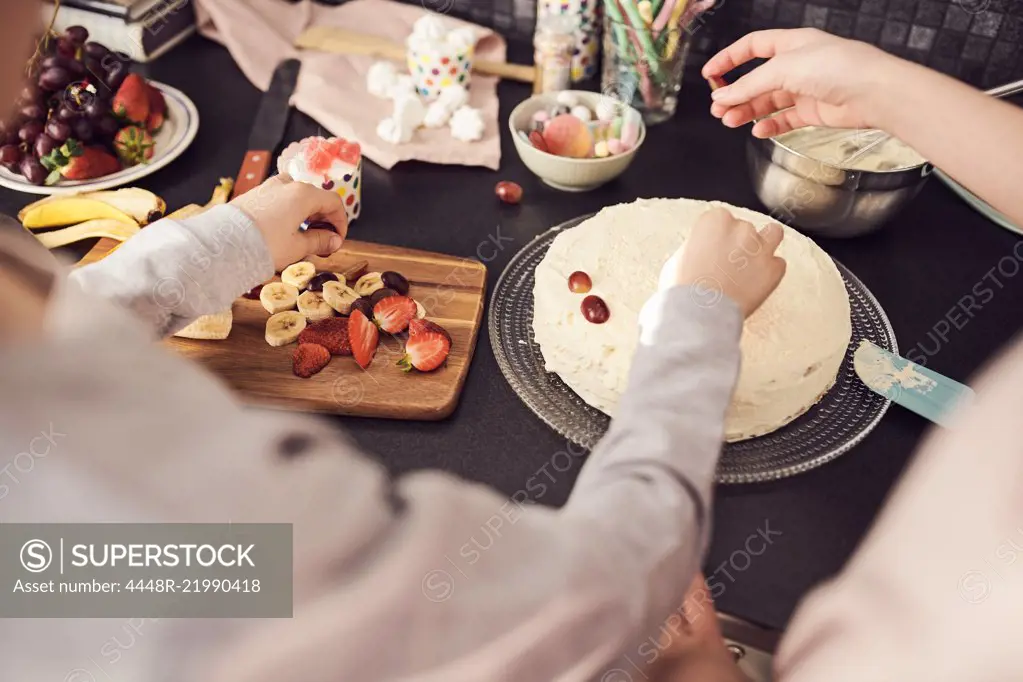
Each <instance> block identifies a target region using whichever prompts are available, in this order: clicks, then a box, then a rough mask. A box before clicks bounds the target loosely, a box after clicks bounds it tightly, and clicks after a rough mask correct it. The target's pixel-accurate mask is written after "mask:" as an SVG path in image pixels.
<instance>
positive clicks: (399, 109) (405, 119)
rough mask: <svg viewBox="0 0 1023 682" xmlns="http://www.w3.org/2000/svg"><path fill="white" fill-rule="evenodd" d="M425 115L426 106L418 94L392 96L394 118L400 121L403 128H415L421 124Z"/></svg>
mask: <svg viewBox="0 0 1023 682" xmlns="http://www.w3.org/2000/svg"><path fill="white" fill-rule="evenodd" d="M425 117H426V107H425V106H424V105H423V100H421V99H419V95H414V94H407V95H401V96H399V97H395V98H394V119H395V120H396V121H398V122H400V123H401V127H402V129H403V130H404V129H406V128H408V129H409V130H410V131H411V130H415V129H416V128H418V127H419V126H421V125H423V119H424V118H425ZM409 134H410V135H411V133H409Z"/></svg>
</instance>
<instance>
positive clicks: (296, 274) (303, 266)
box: [281, 261, 316, 291]
mask: <svg viewBox="0 0 1023 682" xmlns="http://www.w3.org/2000/svg"><path fill="white" fill-rule="evenodd" d="M315 275H316V266H315V265H313V264H312V263H310V262H309V261H301V262H300V263H292V264H291V265H289V266H288V267H286V268H284V272H282V273H281V281H282V282H284V283H285V284H290V285H291V286H293V287H295V288H297V289H298V290H299V291H301V290H302V289H305V288H306V286H307V285H308V284H309V280H311V279H312V278H313V277H314V276H315Z"/></svg>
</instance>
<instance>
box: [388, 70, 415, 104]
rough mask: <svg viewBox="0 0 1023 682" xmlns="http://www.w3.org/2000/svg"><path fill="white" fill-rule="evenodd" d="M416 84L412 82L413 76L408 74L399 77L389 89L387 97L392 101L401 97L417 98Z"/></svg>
mask: <svg viewBox="0 0 1023 682" xmlns="http://www.w3.org/2000/svg"><path fill="white" fill-rule="evenodd" d="M415 94H416V84H415V83H414V82H413V81H412V76H410V75H408V74H407V73H403V74H400V75H398V76H397V77H396V78H395V79H394V82H393V83H392V84H391V87H389V88H388V89H387V97H390V98H391V99H398V98H399V97H405V96H415Z"/></svg>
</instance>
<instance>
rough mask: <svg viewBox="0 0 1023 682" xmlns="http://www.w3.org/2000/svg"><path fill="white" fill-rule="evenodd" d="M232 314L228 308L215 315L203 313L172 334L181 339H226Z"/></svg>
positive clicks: (232, 317)
mask: <svg viewBox="0 0 1023 682" xmlns="http://www.w3.org/2000/svg"><path fill="white" fill-rule="evenodd" d="M233 322H234V316H233V315H232V314H231V311H230V310H225V311H224V312H222V313H216V314H215V315H203V316H202V317H199V318H198V319H196V320H195V321H194V322H192V324H190V325H188V326H187V327H185V328H184V329H181V330H180V331H177V332H175V334H174V336H180V337H181V338H183V339H204V340H213V341H220V340H222V339H226V338H227V337H228V335H229V334H230V333H231V324H232V323H233Z"/></svg>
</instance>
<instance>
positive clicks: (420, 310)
mask: <svg viewBox="0 0 1023 682" xmlns="http://www.w3.org/2000/svg"><path fill="white" fill-rule="evenodd" d="M412 302H413V303H415V304H416V317H417V318H419V319H420V320H421V319H423V318H424V317H426V308H424V307H423V304H422V303H420V302H419V301H417V300H415V299H412Z"/></svg>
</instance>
